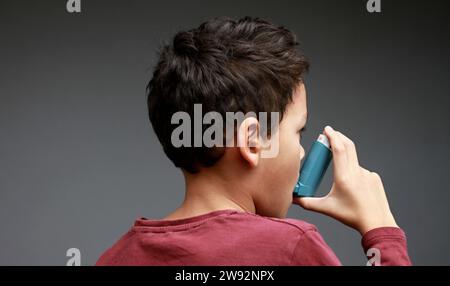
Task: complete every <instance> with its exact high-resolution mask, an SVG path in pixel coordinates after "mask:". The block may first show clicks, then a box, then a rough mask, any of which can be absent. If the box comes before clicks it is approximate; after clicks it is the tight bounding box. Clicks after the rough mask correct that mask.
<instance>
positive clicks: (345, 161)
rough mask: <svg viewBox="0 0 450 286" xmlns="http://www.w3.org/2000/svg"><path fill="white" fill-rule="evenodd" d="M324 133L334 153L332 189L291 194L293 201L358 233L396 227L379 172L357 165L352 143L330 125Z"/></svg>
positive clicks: (362, 233)
mask: <svg viewBox="0 0 450 286" xmlns="http://www.w3.org/2000/svg"><path fill="white" fill-rule="evenodd" d="M324 134H325V135H326V136H327V137H328V140H329V141H330V145H331V150H332V153H333V179H334V183H333V185H332V187H331V191H330V192H329V193H328V195H326V196H325V197H322V198H307V197H305V198H294V199H293V203H295V204H298V205H300V206H302V207H303V208H305V209H307V210H312V211H316V212H319V213H323V214H325V215H328V216H330V217H333V218H335V219H337V220H338V221H340V222H342V223H344V224H346V225H348V226H350V227H352V228H354V229H356V230H357V231H359V232H360V233H361V235H364V234H365V233H366V232H367V231H369V230H371V229H374V228H378V227H386V226H389V227H398V226H397V224H396V222H395V220H394V216H393V215H392V213H391V211H390V209H389V204H388V201H387V198H386V194H385V191H384V187H383V182H382V181H381V178H380V176H379V175H378V174H377V173H374V172H370V171H368V170H366V169H364V168H363V167H361V166H360V165H359V163H358V157H357V154H356V148H355V144H354V143H353V142H352V141H351V140H350V139H349V138H347V137H346V136H345V135H344V134H342V133H341V132H339V131H335V130H333V128H331V127H330V126H327V127H325V129H324Z"/></svg>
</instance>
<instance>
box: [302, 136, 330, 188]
mask: <svg viewBox="0 0 450 286" xmlns="http://www.w3.org/2000/svg"><path fill="white" fill-rule="evenodd" d="M332 156H333V155H332V153H331V148H330V143H329V141H328V138H327V136H325V135H324V134H320V135H319V138H317V140H316V141H315V142H314V144H313V145H312V146H311V149H310V150H309V153H308V155H307V156H306V159H305V161H304V162H303V165H302V168H301V169H300V176H299V178H298V181H297V184H296V185H295V188H294V196H295V197H314V195H315V194H316V191H317V188H318V187H319V185H320V182H321V181H322V178H323V176H324V174H325V172H326V171H327V168H328V166H329V165H330V162H331V159H332Z"/></svg>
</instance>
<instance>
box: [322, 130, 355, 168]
mask: <svg viewBox="0 0 450 286" xmlns="http://www.w3.org/2000/svg"><path fill="white" fill-rule="evenodd" d="M324 133H325V135H327V137H328V139H329V140H330V145H331V149H332V151H333V160H334V161H337V162H336V164H335V167H336V168H341V169H345V170H355V169H356V168H357V167H358V166H359V162H358V155H357V152H356V147H355V143H353V141H352V140H350V139H349V138H348V137H347V136H345V135H344V134H342V133H341V132H339V131H336V130H334V129H333V128H331V127H330V126H327V127H325V130H324ZM335 170H337V169H335ZM337 171H338V172H339V170H337Z"/></svg>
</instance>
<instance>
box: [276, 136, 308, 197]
mask: <svg viewBox="0 0 450 286" xmlns="http://www.w3.org/2000/svg"><path fill="white" fill-rule="evenodd" d="M286 139H287V138H286ZM281 143H282V144H280V159H281V160H280V161H281V162H282V166H280V168H279V169H280V173H281V172H282V175H281V176H282V177H283V184H285V185H286V186H285V187H286V188H288V189H291V188H293V187H294V185H295V183H296V182H297V179H298V175H299V171H300V162H301V158H302V156H304V150H303V148H302V146H301V145H300V144H299V142H298V138H297V137H294V138H289V139H288V140H283V142H281Z"/></svg>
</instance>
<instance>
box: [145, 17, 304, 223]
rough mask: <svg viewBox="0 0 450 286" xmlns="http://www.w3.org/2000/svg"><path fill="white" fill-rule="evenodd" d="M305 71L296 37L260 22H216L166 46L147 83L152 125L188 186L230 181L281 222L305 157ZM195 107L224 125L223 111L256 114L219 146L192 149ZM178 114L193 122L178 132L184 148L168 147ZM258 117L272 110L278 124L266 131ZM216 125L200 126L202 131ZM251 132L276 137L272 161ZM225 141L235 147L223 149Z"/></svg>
mask: <svg viewBox="0 0 450 286" xmlns="http://www.w3.org/2000/svg"><path fill="white" fill-rule="evenodd" d="M308 66H309V64H308V61H307V60H306V59H305V57H304V56H303V54H302V53H301V52H300V51H299V50H298V43H297V41H296V39H295V35H294V34H293V33H292V32H290V31H289V30H287V29H286V28H284V27H279V26H275V25H273V24H271V23H269V22H267V21H264V20H261V19H254V18H248V17H246V18H243V19H241V20H238V21H234V20H231V19H227V18H216V19H212V20H210V21H208V22H205V23H203V24H201V25H200V26H199V27H198V28H196V29H192V30H189V31H182V32H179V33H177V34H176V35H175V37H174V39H173V42H172V43H171V44H168V45H166V46H164V47H163V49H162V51H161V54H160V58H159V62H158V64H157V66H156V68H155V70H154V73H153V77H152V79H151V80H150V82H149V84H148V108H149V115H150V120H151V123H152V125H153V128H154V130H155V133H156V135H157V136H158V138H159V140H160V142H161V144H162V146H163V149H164V152H165V153H166V155H167V156H168V157H169V159H170V160H172V162H173V163H174V164H175V165H176V166H177V167H180V168H181V169H182V170H183V173H184V174H185V176H186V179H187V181H189V180H190V179H191V178H195V177H208V178H215V179H214V180H215V181H217V182H224V183H225V184H228V186H229V188H230V192H235V191H236V189H237V191H239V192H245V195H246V196H248V197H251V198H252V200H253V202H254V204H255V208H256V212H257V213H259V214H261V215H267V216H275V217H284V216H285V215H286V213H287V210H288V208H289V206H290V204H291V202H292V190H293V187H294V185H295V183H296V180H297V178H298V172H299V168H300V161H301V158H303V156H304V150H303V148H302V146H301V144H300V133H301V129H302V128H303V127H304V125H305V124H306V111H307V108H306V92H305V88H304V85H303V75H304V73H305V72H306V71H307V69H308ZM194 104H201V111H202V114H203V115H205V114H207V113H208V112H210V111H214V112H217V113H218V114H219V115H220V116H221V117H222V118H223V121H224V122H226V120H225V117H226V113H227V112H235V113H236V112H243V113H244V114H248V113H249V112H254V113H255V114H256V116H254V117H252V116H250V117H246V118H245V119H244V120H243V121H241V122H238V123H237V125H236V126H235V124H234V123H233V124H232V125H231V126H232V127H233V132H231V134H232V135H233V136H231V137H232V138H231V139H230V136H229V135H230V133H228V132H225V130H223V135H224V138H223V143H224V144H223V145H221V146H217V145H216V146H213V147H210V145H208V146H205V145H206V144H202V146H201V147H194V146H198V145H196V142H194V141H195V140H196V139H195V138H194V137H196V135H194V130H195V126H194V125H196V123H198V122H196V120H195V119H194V118H195V116H194V110H195V108H194ZM180 111H181V112H185V113H186V114H188V115H189V116H190V118H192V120H191V122H188V126H189V127H191V126H192V131H193V132H192V134H183V135H181V137H184V138H181V139H183V140H184V142H186V141H185V140H188V142H189V143H192V144H189V146H186V145H184V146H181V147H179V146H177V144H174V142H173V139H174V130H175V129H177V127H179V124H172V123H180V122H179V121H178V120H174V119H173V117H172V116H173V115H174V114H175V113H177V112H180ZM260 112H267V113H268V115H269V116H268V117H269V122H270V118H271V116H270V115H271V112H277V113H278V114H279V122H277V123H279V125H277V126H275V127H271V126H270V123H269V124H268V126H266V128H264V127H263V125H265V124H261V123H262V118H261V117H260V116H259V114H260ZM202 119H203V122H204V123H206V121H205V118H202ZM202 119H201V120H202ZM183 123H185V122H183ZM213 123H214V121H210V122H209V124H203V125H202V126H201V128H202V129H201V131H203V132H201V133H202V134H203V133H204V132H205V131H208V130H207V129H208V128H209V127H211V126H212V125H213ZM227 128H230V125H229V124H227ZM255 131H256V133H257V134H260V135H261V134H263V133H264V132H267V134H268V138H275V137H276V138H278V142H279V148H278V150H279V151H278V153H277V155H276V156H272V157H270V158H265V157H264V156H261V154H262V152H263V147H262V146H263V145H264V144H263V143H264V142H262V141H264V140H265V139H266V140H267V138H263V137H261V136H254V133H253V132H255ZM275 135H276V136H275ZM185 136H187V137H185ZM215 136H217V134H216V135H215ZM215 136H212V138H213V137H215ZM229 140H231V141H233V142H234V143H235V144H234V145H233V146H232V147H231V146H230V147H223V146H224V145H225V144H227V143H228V142H229ZM197 143H198V142H197ZM202 143H203V142H202ZM236 143H237V144H236Z"/></svg>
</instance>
